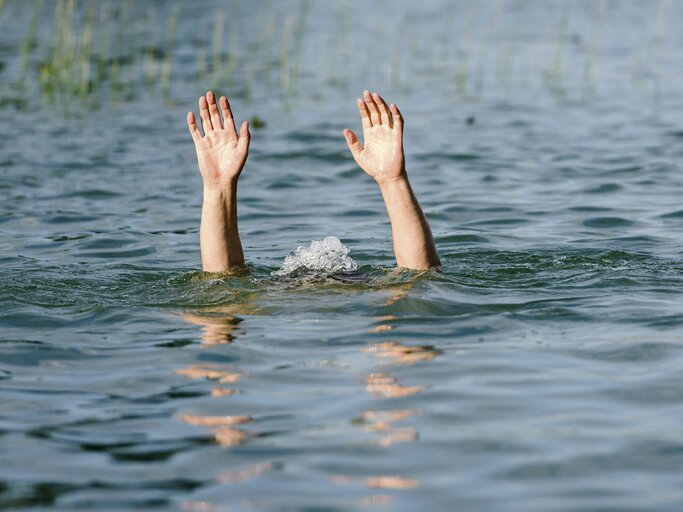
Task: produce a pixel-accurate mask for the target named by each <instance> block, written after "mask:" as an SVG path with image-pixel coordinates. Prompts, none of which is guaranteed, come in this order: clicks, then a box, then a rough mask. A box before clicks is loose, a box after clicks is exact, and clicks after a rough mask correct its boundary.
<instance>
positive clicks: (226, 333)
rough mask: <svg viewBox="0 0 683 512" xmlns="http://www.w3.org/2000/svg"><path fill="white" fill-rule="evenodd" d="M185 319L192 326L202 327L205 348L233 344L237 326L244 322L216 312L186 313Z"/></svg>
mask: <svg viewBox="0 0 683 512" xmlns="http://www.w3.org/2000/svg"><path fill="white" fill-rule="evenodd" d="M183 318H184V319H185V321H186V322H188V323H190V324H194V325H200V326H201V327H202V345H203V346H205V347H210V346H211V345H219V344H229V343H232V342H233V341H234V340H235V334H236V333H235V331H236V329H237V326H238V325H239V324H240V322H241V321H242V319H241V318H239V317H236V316H232V315H227V314H224V313H219V312H215V311H206V312H201V313H196V312H192V313H190V312H185V313H183Z"/></svg>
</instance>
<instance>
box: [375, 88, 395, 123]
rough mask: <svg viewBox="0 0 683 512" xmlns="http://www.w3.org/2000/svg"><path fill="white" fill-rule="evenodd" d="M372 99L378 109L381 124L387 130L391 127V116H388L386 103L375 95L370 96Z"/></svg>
mask: <svg viewBox="0 0 683 512" xmlns="http://www.w3.org/2000/svg"><path fill="white" fill-rule="evenodd" d="M372 99H373V100H375V104H376V105H377V107H378V108H379V115H380V118H381V120H382V124H386V125H387V126H388V127H389V128H392V127H393V124H392V122H391V116H390V115H389V107H388V106H387V103H386V101H384V99H383V98H382V97H381V96H380V95H379V94H377V93H374V94H373V95H372Z"/></svg>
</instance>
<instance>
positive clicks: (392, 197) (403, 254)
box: [344, 91, 441, 270]
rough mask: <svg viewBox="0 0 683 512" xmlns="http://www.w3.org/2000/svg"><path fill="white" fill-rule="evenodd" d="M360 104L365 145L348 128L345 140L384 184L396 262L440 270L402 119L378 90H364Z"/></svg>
mask: <svg viewBox="0 0 683 512" xmlns="http://www.w3.org/2000/svg"><path fill="white" fill-rule="evenodd" d="M356 104H357V106H358V110H359V112H360V117H361V123H362V127H363V142H364V145H361V143H360V142H359V141H358V137H356V134H355V133H353V132H352V131H351V130H349V129H346V130H344V137H345V138H346V144H347V145H348V146H349V150H350V151H351V154H352V155H353V158H354V160H355V161H356V163H357V164H358V165H359V166H360V168H361V169H363V170H364V171H365V172H366V174H368V175H369V176H370V177H371V178H373V179H374V180H375V182H376V183H377V184H378V185H379V189H380V191H381V193H382V197H383V198H384V204H385V206H386V208H387V213H388V214H389V220H390V221H391V233H392V238H393V242H394V255H395V256H396V262H397V263H398V266H399V267H403V268H410V269H415V270H426V269H430V268H438V267H439V266H440V265H441V262H440V261H439V256H438V255H437V252H436V246H435V245H434V239H433V237H432V232H431V230H430V229H429V224H428V223H427V219H426V217H425V215H424V213H423V212H422V208H420V204H419V203H418V201H417V198H416V197H415V194H414V193H413V189H412V187H411V186H410V182H409V181H408V173H407V172H406V165H405V157H404V154H403V116H401V112H400V111H399V110H398V108H397V107H396V105H394V104H393V103H392V104H391V105H390V106H388V105H387V103H386V102H385V101H384V99H383V98H382V97H381V96H380V95H379V94H377V93H376V92H375V93H373V94H370V92H369V91H364V93H363V98H358V100H356Z"/></svg>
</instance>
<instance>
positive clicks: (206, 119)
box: [187, 91, 250, 189]
mask: <svg viewBox="0 0 683 512" xmlns="http://www.w3.org/2000/svg"><path fill="white" fill-rule="evenodd" d="M220 105H221V111H222V112H223V122H221V116H220V114H219V113H218V105H216V96H214V94H213V93H212V92H211V91H209V92H207V93H206V96H200V97H199V115H200V117H201V119H202V129H203V130H204V136H202V132H201V131H200V130H199V128H198V127H197V120H196V119H195V117H194V114H193V113H192V112H188V113H187V126H188V128H189V129H190V134H191V135H192V140H194V147H195V149H196V150H197V162H198V163H199V171H200V172H201V173H202V177H203V178H204V187H205V188H219V189H224V188H225V187H230V186H234V185H235V184H236V183H237V179H238V178H239V175H240V173H241V172H242V169H243V168H244V163H245V162H246V161H247V156H248V155H249V138H250V134H249V123H247V122H246V121H244V122H243V123H242V126H241V127H240V134H239V137H238V136H237V131H236V130H235V121H234V119H233V118H232V112H231V111H230V105H229V104H228V100H227V99H226V98H225V96H221V99H220ZM224 124H225V126H224Z"/></svg>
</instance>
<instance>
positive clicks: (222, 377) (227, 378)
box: [176, 364, 242, 383]
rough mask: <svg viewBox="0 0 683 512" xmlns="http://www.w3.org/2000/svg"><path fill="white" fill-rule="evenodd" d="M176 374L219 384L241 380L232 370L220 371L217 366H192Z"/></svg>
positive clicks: (239, 375)
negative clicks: (214, 381)
mask: <svg viewBox="0 0 683 512" xmlns="http://www.w3.org/2000/svg"><path fill="white" fill-rule="evenodd" d="M176 373H177V374H178V375H184V376H185V377H189V378H191V379H209V380H217V381H218V382H220V383H234V382H237V381H238V380H240V379H241V378H242V374H241V373H239V372H236V371H233V369H232V368H230V369H227V368H226V369H221V367H219V366H218V365H203V364H193V365H190V366H188V367H187V368H181V369H179V370H176Z"/></svg>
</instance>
